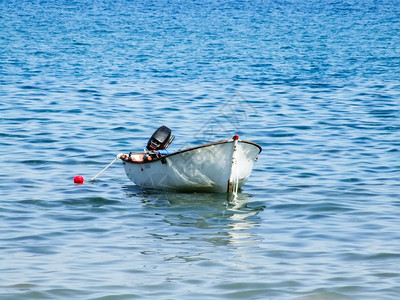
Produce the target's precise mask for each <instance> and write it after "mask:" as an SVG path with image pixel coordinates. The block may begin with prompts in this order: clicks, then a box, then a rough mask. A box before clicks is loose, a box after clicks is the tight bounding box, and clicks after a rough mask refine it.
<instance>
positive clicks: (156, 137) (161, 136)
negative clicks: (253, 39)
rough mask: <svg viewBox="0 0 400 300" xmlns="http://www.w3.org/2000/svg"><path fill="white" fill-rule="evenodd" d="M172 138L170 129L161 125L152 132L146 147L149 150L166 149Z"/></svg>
mask: <svg viewBox="0 0 400 300" xmlns="http://www.w3.org/2000/svg"><path fill="white" fill-rule="evenodd" d="M174 138H175V137H174V136H172V137H171V129H169V128H168V127H167V126H164V125H163V126H161V127H160V128H158V129H157V130H156V131H155V132H154V133H153V135H152V136H151V138H150V139H149V141H148V142H147V147H146V148H147V149H148V150H150V151H154V150H164V149H167V148H168V146H169V145H170V144H171V143H172V141H173V140H174Z"/></svg>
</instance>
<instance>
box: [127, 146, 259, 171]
mask: <svg viewBox="0 0 400 300" xmlns="http://www.w3.org/2000/svg"><path fill="white" fill-rule="evenodd" d="M233 142H234V140H225V141H218V142H213V143H207V144H203V145H199V146H194V147H190V148H186V149H183V150H178V151H176V152H173V153H169V154H166V155H163V156H161V157H157V158H153V159H152V160H148V161H127V160H123V161H124V162H125V163H130V164H136V165H138V164H139V165H140V164H151V163H153V162H156V161H159V160H162V159H165V158H167V157H171V156H174V155H177V154H182V153H185V152H188V151H192V150H196V149H201V148H206V147H210V146H214V145H220V144H225V143H233ZM238 142H239V143H246V144H250V145H253V146H256V147H257V148H258V149H259V150H260V151H259V152H258V154H260V153H261V151H262V148H261V146H260V145H259V144H257V143H254V142H250V141H245V140H238Z"/></svg>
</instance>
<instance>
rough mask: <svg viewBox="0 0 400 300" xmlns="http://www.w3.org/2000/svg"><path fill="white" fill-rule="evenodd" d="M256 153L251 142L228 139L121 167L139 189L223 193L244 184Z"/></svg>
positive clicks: (258, 151) (258, 150) (259, 150)
mask: <svg viewBox="0 0 400 300" xmlns="http://www.w3.org/2000/svg"><path fill="white" fill-rule="evenodd" d="M260 152H261V147H260V146H259V145H257V144H255V143H252V142H248V141H234V140H228V141H222V142H217V143H211V144H207V145H202V146H198V147H193V148H189V149H186V150H181V151H178V152H175V153H172V154H168V155H166V156H163V157H162V158H158V159H155V160H153V161H142V162H137V161H133V162H132V161H124V168H125V172H126V174H127V176H128V178H129V179H130V180H132V181H133V182H134V183H135V184H137V185H138V186H141V187H143V188H149V189H165V190H180V191H198V192H223V193H224V192H225V193H226V192H232V189H233V188H235V187H236V188H240V187H241V186H243V185H244V184H245V183H246V181H247V179H248V177H249V176H250V174H251V171H252V169H253V164H254V161H255V159H256V157H257V155H258V154H259V153H260ZM232 181H234V182H232ZM232 183H233V185H232Z"/></svg>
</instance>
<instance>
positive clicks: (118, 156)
mask: <svg viewBox="0 0 400 300" xmlns="http://www.w3.org/2000/svg"><path fill="white" fill-rule="evenodd" d="M123 154H124V153H120V154H118V155H117V156H116V157H115V159H114V160H113V161H112V162H111V163H110V164H109V165H108V166H107V167H105V168H104V169H103V170H102V171H101V172H100V173H98V174H97V175H96V176H94V177H93V178H92V179H89V181H94V180H95V179H96V178H97V177H99V176H100V175H101V174H103V173H104V172H105V171H106V170H107V169H108V168H109V167H111V166H112V165H113V164H114V163H115V162H116V161H117V160H118V159H120V157H121V155H123Z"/></svg>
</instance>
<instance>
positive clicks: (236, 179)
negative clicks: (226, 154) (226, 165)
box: [233, 157, 239, 197]
mask: <svg viewBox="0 0 400 300" xmlns="http://www.w3.org/2000/svg"><path fill="white" fill-rule="evenodd" d="M234 164H235V171H234V176H233V186H234V192H233V196H235V197H237V194H238V190H239V168H238V162H237V159H236V157H235V162H234Z"/></svg>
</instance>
